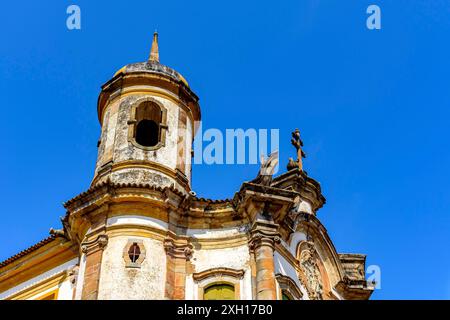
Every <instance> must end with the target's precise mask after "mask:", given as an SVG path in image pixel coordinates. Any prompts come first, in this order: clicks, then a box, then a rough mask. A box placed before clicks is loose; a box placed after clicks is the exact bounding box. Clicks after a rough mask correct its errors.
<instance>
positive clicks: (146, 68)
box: [114, 60, 189, 87]
mask: <svg viewBox="0 0 450 320" xmlns="http://www.w3.org/2000/svg"><path fill="white" fill-rule="evenodd" d="M138 72H147V73H153V74H161V75H163V76H168V77H170V78H172V79H173V80H175V81H181V82H183V83H184V84H185V85H186V86H187V87H189V84H188V82H187V81H186V79H185V78H184V77H183V76H182V75H181V74H180V73H178V72H177V71H175V70H174V69H172V68H170V67H168V66H165V65H163V64H161V63H159V62H158V61H152V60H148V61H145V62H137V63H131V64H127V65H126V66H124V67H123V68H121V69H120V70H118V71H117V72H116V73H115V74H114V76H116V75H118V74H120V73H123V74H128V73H138Z"/></svg>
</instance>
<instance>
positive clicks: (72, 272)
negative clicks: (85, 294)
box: [67, 265, 80, 285]
mask: <svg viewBox="0 0 450 320" xmlns="http://www.w3.org/2000/svg"><path fill="white" fill-rule="evenodd" d="M79 269H80V267H79V266H78V265H75V266H73V267H72V268H70V269H68V270H67V277H68V278H69V281H70V283H71V284H72V285H75V284H76V283H77V278H78V273H79Z"/></svg>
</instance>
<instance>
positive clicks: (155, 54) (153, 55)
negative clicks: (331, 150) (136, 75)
mask: <svg viewBox="0 0 450 320" xmlns="http://www.w3.org/2000/svg"><path fill="white" fill-rule="evenodd" d="M149 60H150V61H156V62H159V49H158V32H157V31H156V30H155V33H153V42H152V49H151V51H150V57H149Z"/></svg>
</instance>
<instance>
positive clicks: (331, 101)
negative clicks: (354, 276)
mask: <svg viewBox="0 0 450 320" xmlns="http://www.w3.org/2000/svg"><path fill="white" fill-rule="evenodd" d="M73 3H74V4H77V5H79V6H80V7H81V10H82V29H81V30H79V31H69V30H67V28H66V17H67V15H66V8H67V6H68V5H70V4H73ZM370 4H377V5H379V6H380V7H381V10H382V29H381V30H379V31H370V30H368V29H367V28H366V18H367V14H366V8H367V6H368V5H370ZM449 14H450V2H449V1H446V0H439V1H438V0H435V1H429V0H396V1H382V0H372V1H365V0H352V1H343V0H340V1H338V0H321V1H319V0H303V1H276V2H274V1H268V2H265V1H261V0H259V1H251V2H250V1H248V2H247V1H246V2H244V1H231V0H228V1H208V2H206V1H205V2H203V3H199V2H195V3H194V2H193V1H148V0H145V1H144V0H142V1H131V0H129V1H115V2H111V1H87V0H75V1H73V2H72V1H71V2H69V1H54V0H46V1H6V2H4V3H2V6H1V9H0V28H1V35H2V39H1V41H0V96H1V111H2V114H1V116H2V125H1V126H0V137H1V139H0V150H1V151H0V152H1V157H0V177H1V178H0V201H1V204H2V206H1V210H0V214H1V225H0V243H1V245H0V260H3V259H4V258H7V257H9V256H10V255H12V254H15V253H17V252H18V251H20V250H21V249H24V248H26V247H28V246H30V245H32V244H34V243H35V242H37V241H39V240H40V239H42V238H44V237H46V236H47V235H48V229H49V228H50V227H60V224H59V219H58V217H59V216H62V215H64V213H65V211H64V209H63V207H62V202H63V201H66V200H68V199H70V198H72V197H73V196H75V195H77V194H78V193H80V192H82V191H84V190H86V189H87V188H88V187H89V184H90V181H91V179H92V175H93V169H94V164H95V159H96V154H97V148H96V143H97V139H98V137H99V132H100V127H99V124H98V121H97V114H96V102H97V95H98V93H99V88H100V85H101V84H103V83H104V82H106V81H107V80H108V79H109V78H110V77H112V75H113V74H114V72H115V71H116V70H117V69H119V68H121V67H122V66H123V65H125V64H127V63H131V62H139V61H144V60H146V58H147V56H148V52H149V49H150V43H151V37H152V33H153V31H154V30H155V29H158V31H159V34H160V56H161V62H162V63H164V64H167V65H169V66H171V67H173V68H174V69H176V70H178V71H179V72H181V73H182V74H183V75H184V76H185V77H186V78H187V79H188V81H189V83H190V85H191V87H192V89H193V90H194V91H195V92H196V93H197V94H198V95H199V97H200V99H201V101H200V102H201V107H202V114H203V126H204V127H205V128H219V129H226V128H244V129H246V128H279V129H280V136H281V137H280V138H281V141H280V152H281V154H280V156H281V163H282V165H283V167H282V169H284V166H285V164H286V162H287V159H288V157H289V156H293V155H294V154H293V150H292V148H291V147H290V145H289V142H290V132H291V131H292V129H294V128H296V127H299V128H300V129H301V131H302V136H303V140H304V143H305V151H306V153H307V154H308V158H307V159H306V160H305V167H306V170H307V172H308V173H309V175H310V176H312V177H313V178H315V179H316V180H318V181H319V182H320V183H321V184H322V187H323V192H324V195H325V197H326V198H327V204H326V205H325V207H324V208H323V209H322V210H320V211H319V218H320V219H321V220H322V221H323V223H324V224H325V226H326V227H327V229H328V231H329V233H330V236H331V238H332V239H333V240H334V242H335V245H336V248H337V249H338V251H339V252H356V253H365V254H367V255H368V258H367V263H368V264H377V265H379V266H380V267H381V271H382V280H381V285H382V288H381V290H378V291H377V292H375V293H374V295H373V298H377V299H391V298H411V299H421V298H426V299H432V298H441V299H442V298H445V299H448V298H450V268H449V263H450V250H449V249H448V245H449V243H450V232H449V230H450V218H449V211H450V210H449V208H450V184H449V179H450V168H449V165H448V164H449V163H450V149H449V145H450V132H449V131H450V126H449V116H450V109H449V107H450V90H449V86H450V79H449V75H450V62H449V61H450V60H449V57H450V44H449V43H450V42H449V35H450V33H449V31H450V20H449V19H448V17H449ZM193 170H194V172H193V187H194V189H195V190H196V191H197V193H198V194H199V195H201V196H205V197H212V198H226V197H232V196H233V194H234V192H235V191H237V190H238V188H239V186H240V184H241V183H242V182H243V181H244V180H249V179H251V178H253V177H254V176H255V175H256V172H257V166H250V165H248V166H245V165H243V166H236V165H234V166H207V165H202V166H195V167H194V169H193ZM212 177H214V179H212ZM211 183H213V185H211Z"/></svg>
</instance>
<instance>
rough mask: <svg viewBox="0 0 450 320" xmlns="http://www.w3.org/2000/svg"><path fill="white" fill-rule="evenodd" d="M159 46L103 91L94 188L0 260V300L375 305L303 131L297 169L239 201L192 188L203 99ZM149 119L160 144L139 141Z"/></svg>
mask: <svg viewBox="0 0 450 320" xmlns="http://www.w3.org/2000/svg"><path fill="white" fill-rule="evenodd" d="M156 40H157V39H156V36H155V39H154V43H153V49H152V53H151V55H150V60H149V61H147V62H143V63H136V64H131V65H127V66H125V67H124V68H122V69H121V70H119V71H118V72H117V73H116V74H115V75H114V77H113V78H112V79H111V80H109V81H108V82H107V83H106V84H105V85H103V87H102V91H101V93H100V96H99V100H98V116H99V121H100V123H101V126H102V130H101V135H100V140H99V148H98V158H97V164H96V167H95V174H94V178H93V181H92V184H91V186H90V188H89V189H88V190H87V191H86V192H83V193H81V194H80V195H78V196H76V197H75V198H73V199H71V200H69V201H67V202H66V203H65V204H64V206H65V208H66V210H67V213H66V215H65V217H64V218H63V219H62V223H63V228H62V229H61V230H53V231H52V236H51V237H50V238H49V239H46V240H44V241H42V242H41V243H39V244H37V245H35V246H33V247H31V248H29V249H28V250H26V251H24V252H22V253H20V254H18V255H16V256H14V257H11V258H10V259H8V260H6V261H4V262H3V263H1V264H0V298H1V299H42V298H55V299H206V298H210V297H211V295H210V294H209V293H208V290H209V289H210V288H211V287H213V286H220V285H226V286H227V290H232V292H233V294H234V298H235V299H243V300H244V299H248V300H249V299H298V300H300V299H305V300H306V299H367V298H369V297H370V294H371V293H372V290H373V288H372V286H371V284H369V283H367V282H366V280H365V278H364V269H365V257H364V256H363V255H352V254H338V253H337V252H336V249H335V248H334V246H333V244H332V242H331V240H330V238H329V236H328V234H327V231H326V229H325V228H324V226H323V225H322V224H321V222H320V221H319V219H318V218H317V211H318V210H319V209H320V208H321V207H322V206H323V205H324V203H325V198H324V197H323V196H322V194H321V188H320V185H319V184H318V183H317V182H316V181H315V180H313V179H312V178H310V177H308V176H307V174H306V173H305V171H303V167H302V162H301V158H302V155H303V152H302V150H301V146H302V143H301V140H300V134H299V132H298V131H296V132H294V135H293V137H294V139H293V144H294V146H296V148H297V151H298V157H297V160H296V161H294V160H292V159H291V160H290V161H289V165H288V171H287V172H285V173H282V174H281V175H279V176H276V177H272V175H271V174H270V173H268V174H267V176H261V175H258V177H257V178H256V179H255V180H253V181H251V182H245V183H243V184H242V186H241V188H240V190H238V192H236V194H235V195H234V197H233V198H232V199H226V200H211V199H204V198H200V197H197V196H196V195H195V194H194V193H192V192H191V187H190V186H191V151H192V143H193V139H194V134H195V130H196V128H195V124H196V123H197V122H198V121H199V120H200V107H199V104H198V98H197V96H196V95H195V94H194V93H193V92H192V91H191V89H190V87H189V85H188V84H187V82H186V80H185V79H184V78H183V77H182V76H181V75H180V74H179V73H177V72H176V71H174V70H172V69H170V68H169V67H166V66H164V65H162V64H160V63H159V61H158V60H159V54H158V52H157V42H156ZM143 105H145V108H144V107H142V106H143ZM142 117H144V118H142ZM145 117H148V119H147V118H145ZM155 119H157V120H155ZM140 121H150V122H151V121H153V123H150V122H147V124H148V125H152V126H154V127H152V128H156V129H154V130H156V131H153V132H155V134H156V135H157V138H158V140H157V141H155V142H154V143H150V144H148V145H144V144H140V143H139V139H140V138H139V130H141V129H140V128H141V127H139V126H140V123H141V122H140ZM142 123H144V122H142ZM149 123H150V124H149ZM150 127H151V126H150ZM150 127H149V128H150ZM261 172H263V171H261ZM264 172H265V171H264ZM266 173H267V172H266ZM230 288H231V289H230ZM219 298H220V297H219Z"/></svg>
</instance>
